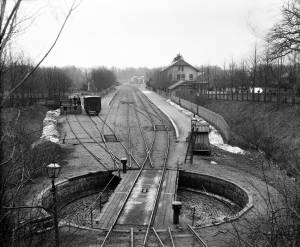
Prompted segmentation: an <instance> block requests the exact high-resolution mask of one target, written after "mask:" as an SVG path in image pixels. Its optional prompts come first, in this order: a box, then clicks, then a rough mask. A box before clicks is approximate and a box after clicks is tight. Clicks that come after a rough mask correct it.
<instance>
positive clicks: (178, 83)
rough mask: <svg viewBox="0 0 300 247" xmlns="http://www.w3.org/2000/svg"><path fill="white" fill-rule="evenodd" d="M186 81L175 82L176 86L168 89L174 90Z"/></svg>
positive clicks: (173, 85)
mask: <svg viewBox="0 0 300 247" xmlns="http://www.w3.org/2000/svg"><path fill="white" fill-rule="evenodd" d="M184 82H185V81H178V82H175V83H174V84H172V85H171V86H169V87H168V89H170V90H172V89H174V88H175V87H178V86H179V85H181V84H182V83H184Z"/></svg>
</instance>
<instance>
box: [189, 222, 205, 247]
mask: <svg viewBox="0 0 300 247" xmlns="http://www.w3.org/2000/svg"><path fill="white" fill-rule="evenodd" d="M187 226H188V229H189V231H190V232H191V233H192V234H193V236H194V237H195V238H196V239H197V240H198V242H199V243H200V244H201V246H203V247H208V245H207V244H206V243H205V242H204V240H203V239H202V238H201V237H200V236H199V234H198V233H197V232H196V231H195V230H194V229H193V227H192V226H191V225H187Z"/></svg>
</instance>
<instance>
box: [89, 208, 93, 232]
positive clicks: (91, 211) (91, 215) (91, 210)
mask: <svg viewBox="0 0 300 247" xmlns="http://www.w3.org/2000/svg"><path fill="white" fill-rule="evenodd" d="M90 217H91V228H93V209H92V208H90Z"/></svg>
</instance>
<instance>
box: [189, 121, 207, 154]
mask: <svg viewBox="0 0 300 247" xmlns="http://www.w3.org/2000/svg"><path fill="white" fill-rule="evenodd" d="M208 134H209V126H208V125H207V124H203V123H199V122H197V123H196V125H195V126H194V127H193V130H192V135H193V136H194V137H193V139H194V140H193V153H201V154H210V153H211V148H210V143H209V137H208Z"/></svg>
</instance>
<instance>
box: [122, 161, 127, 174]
mask: <svg viewBox="0 0 300 247" xmlns="http://www.w3.org/2000/svg"><path fill="white" fill-rule="evenodd" d="M121 163H122V165H123V173H126V171H127V167H126V164H127V158H122V159H121Z"/></svg>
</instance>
